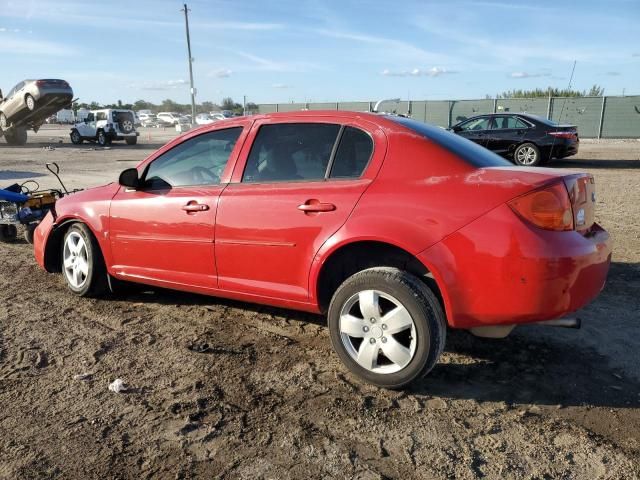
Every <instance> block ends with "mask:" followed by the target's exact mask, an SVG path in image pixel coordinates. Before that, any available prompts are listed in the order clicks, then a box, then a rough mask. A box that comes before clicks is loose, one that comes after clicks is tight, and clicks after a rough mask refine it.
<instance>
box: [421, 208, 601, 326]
mask: <svg viewBox="0 0 640 480" xmlns="http://www.w3.org/2000/svg"><path fill="white" fill-rule="evenodd" d="M419 258H420V259H421V261H422V262H423V263H424V264H425V265H426V266H427V267H428V268H429V269H430V270H431V271H432V273H433V274H434V277H435V279H436V281H437V282H438V284H439V285H440V287H441V290H443V291H442V294H443V300H444V302H445V308H446V310H447V318H448V320H449V325H451V326H452V327H456V328H471V327H482V326H490V325H514V324H518V323H528V322H536V321H542V320H549V319H553V318H559V317H562V316H564V315H566V314H567V313H570V312H573V311H575V310H578V309H579V308H581V307H583V306H584V305H586V304H587V303H589V302H590V301H591V300H593V299H594V298H595V297H596V296H597V295H598V293H599V292H600V291H601V290H602V287H603V286H604V283H605V280H606V277H607V272H608V270H609V264H610V262H611V239H610V237H609V234H608V233H607V232H606V231H605V230H603V229H602V228H601V227H600V226H599V225H597V224H594V225H593V227H592V228H591V229H590V231H589V233H588V234H585V235H583V234H581V233H579V232H576V231H568V232H555V231H547V230H541V229H539V228H536V227H534V226H531V225H528V224H526V223H525V222H524V221H521V220H519V219H518V218H517V217H516V216H515V214H514V213H513V212H512V211H511V209H510V208H509V207H508V206H506V205H503V206H501V207H498V208H496V209H495V210H493V211H491V212H489V213H488V214H486V215H484V216H483V217H481V218H479V219H477V220H475V221H474V222H472V223H470V224H469V225H467V226H465V227H464V228H462V229H461V230H459V231H457V232H456V233H454V234H453V235H450V236H449V237H447V238H445V239H444V240H443V241H441V242H439V243H437V244H436V245H434V246H432V247H430V248H428V249H427V250H425V251H424V252H422V253H421V254H420V255H419Z"/></svg>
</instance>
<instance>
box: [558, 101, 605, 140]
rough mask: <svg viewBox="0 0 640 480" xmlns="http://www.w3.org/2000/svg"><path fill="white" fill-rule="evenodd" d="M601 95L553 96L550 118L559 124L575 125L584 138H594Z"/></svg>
mask: <svg viewBox="0 0 640 480" xmlns="http://www.w3.org/2000/svg"><path fill="white" fill-rule="evenodd" d="M601 110H602V97H571V98H555V99H554V100H553V109H552V111H551V120H553V121H554V122H558V123H561V124H569V125H575V126H576V127H578V134H579V135H580V136H581V137H584V138H596V137H597V136H598V127H599V125H600V112H601Z"/></svg>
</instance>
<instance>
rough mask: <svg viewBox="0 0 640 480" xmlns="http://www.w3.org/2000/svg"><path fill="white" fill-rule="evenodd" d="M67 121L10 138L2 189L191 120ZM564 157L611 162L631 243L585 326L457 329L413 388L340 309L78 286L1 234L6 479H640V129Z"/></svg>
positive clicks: (621, 247)
mask: <svg viewBox="0 0 640 480" xmlns="http://www.w3.org/2000/svg"><path fill="white" fill-rule="evenodd" d="M67 132H68V131H67V130H66V129H46V130H43V131H41V132H40V133H39V134H38V135H33V136H32V137H31V139H30V143H29V144H28V145H27V146H25V147H17V148H12V147H8V146H7V145H6V144H4V143H3V141H1V140H0V186H2V185H8V184H10V183H12V182H13V181H15V180H18V181H24V180H26V179H29V178H34V179H36V180H37V181H39V182H40V183H41V184H42V185H43V186H46V187H50V186H55V179H53V178H51V177H50V176H45V175H46V173H47V172H46V171H45V170H44V163H45V162H50V161H56V162H58V163H59V164H60V167H61V170H62V172H63V178H64V179H66V180H67V183H68V186H69V187H71V188H81V187H88V186H92V185H97V184H100V183H105V182H107V181H112V180H114V179H116V178H117V174H118V172H119V171H120V170H122V169H124V168H127V167H128V166H133V165H134V164H135V162H136V161H138V160H140V159H142V158H144V157H145V156H146V155H148V154H149V153H151V152H152V151H153V150H154V149H155V148H157V147H158V146H160V145H161V144H162V143H164V142H166V141H167V140H168V139H169V138H171V136H173V133H172V132H170V131H165V132H162V131H155V130H154V131H144V132H143V134H142V136H141V144H139V145H138V146H136V147H128V146H126V145H124V144H123V145H114V146H113V147H112V148H110V149H100V148H96V147H95V145H83V146H79V147H77V146H73V145H71V144H70V143H69V140H68V137H67ZM59 138H60V139H63V141H64V143H63V144H59V143H57V141H58V139H59ZM49 145H51V149H50V148H49ZM552 166H553V167H555V168H558V169H559V170H561V169H566V168H576V169H580V170H586V171H589V172H592V173H593V174H594V175H595V179H596V187H597V194H598V200H597V208H598V211H597V220H598V222H600V223H601V224H602V225H603V226H604V227H605V228H607V229H608V230H609V231H610V232H611V233H612V235H613V237H614V240H615V246H614V258H613V261H614V263H613V265H612V268H611V272H610V276H609V281H608V283H607V286H606V288H605V290H604V291H603V293H602V294H601V295H600V297H599V298H598V299H597V300H596V301H595V302H594V303H593V304H591V305H589V306H588V307H586V308H585V309H583V310H581V311H580V312H577V316H579V317H581V318H582V319H583V328H582V329H581V330H579V331H576V330H564V329H557V328H551V327H540V326H531V327H523V328H519V329H516V330H515V331H514V333H513V334H512V335H511V336H510V337H508V338H506V339H504V340H484V339H479V338H474V337H472V336H470V335H468V334H467V333H466V332H454V331H450V332H449V336H448V345H447V349H446V351H445V353H444V355H443V357H442V359H441V361H440V363H439V364H438V365H437V367H436V368H435V369H434V370H433V371H432V373H431V374H430V375H429V376H428V377H426V378H425V379H423V380H422V381H420V382H418V383H417V384H415V385H414V386H413V387H411V388H410V389H408V390H405V391H398V392H392V391H385V390H381V389H378V388H375V387H371V386H368V385H366V384H363V383H361V382H360V381H359V380H358V379H356V378H354V377H353V376H352V375H350V374H349V373H348V372H347V371H346V369H345V368H344V367H342V365H341V364H340V363H339V361H338V359H337V357H336V355H335V354H334V353H333V352H332V350H331V348H330V345H329V338H328V334H327V329H326V327H325V322H324V319H323V318H321V317H317V316H313V315H308V314H302V313H298V312H293V311H286V310H278V309H273V308H267V307H261V306H255V305H250V304H244V303H239V302H232V301H226V300H220V299H215V298H209V297H203V296H197V295H189V294H184V293H178V292H169V291H162V290H157V291H148V292H139V293H132V294H129V295H128V296H122V297H115V298H109V299H103V300H87V299H78V298H76V297H74V296H73V295H71V294H70V293H69V292H68V291H67V289H66V287H65V286H64V284H63V281H62V278H61V277H60V276H57V275H49V274H46V273H45V272H43V271H41V270H40V268H39V267H38V266H37V265H36V264H35V262H34V260H33V254H32V251H31V247H30V245H28V244H26V243H23V242H18V243H15V244H0V296H1V297H0V478H7V479H14V478H70V479H85V478H122V479H128V478H136V479H139V478H195V477H204V478H246V479H255V478H274V479H287V478H292V479H299V478H359V479H368V478H371V479H381V478H401V479H408V478H460V479H472V478H504V479H512V478H513V479H520V478H523V479H552V478H553V479H555V478H567V479H637V478H639V477H640V357H639V355H640V354H639V352H640V142H631V141H627V142H606V143H596V142H583V143H582V145H581V148H580V154H579V155H578V156H577V157H575V158H573V159H571V160H567V161H562V162H555V163H554V164H552ZM40 174H42V176H38V175H40ZM116 378H122V379H124V380H125V381H126V382H127V384H128V385H129V390H128V391H127V392H126V393H114V392H111V391H109V390H108V388H107V387H108V385H109V383H110V382H112V381H113V380H115V379H116Z"/></svg>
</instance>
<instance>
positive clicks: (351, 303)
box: [329, 267, 446, 388]
mask: <svg viewBox="0 0 640 480" xmlns="http://www.w3.org/2000/svg"><path fill="white" fill-rule="evenodd" d="M329 332H330V335H331V342H332V344H333V348H334V349H335V350H336V352H337V353H338V356H339V357H340V359H341V360H342V361H343V363H344V364H345V365H346V366H347V367H348V368H349V370H351V371H352V372H353V373H355V374H356V375H358V376H360V377H362V378H363V379H365V380H366V381H367V382H369V383H373V384H375V385H378V386H381V387H386V388H399V387H402V386H404V385H406V384H408V383H410V382H412V381H413V380H415V379H417V378H420V377H422V376H424V375H426V374H427V373H428V372H429V371H430V370H431V369H432V368H433V366H434V365H435V364H436V362H437V360H438V357H439V356H440V354H441V353H442V349H443V348H444V343H445V336H446V323H445V319H444V314H443V312H442V308H441V307H440V304H439V302H438V300H437V298H436V297H435V295H434V294H433V292H432V291H431V290H430V289H429V288H428V287H427V286H426V285H425V284H424V283H423V282H421V281H420V280H419V279H418V278H417V277H415V276H414V275H411V274H410V273H407V272H404V271H402V270H398V269H396V268H386V267H385V268H371V269H368V270H363V271H361V272H359V273H356V274H355V275H353V276H351V277H349V278H348V279H347V280H346V281H345V282H344V283H343V284H342V285H341V286H340V287H339V288H338V290H337V291H336V293H335V294H334V296H333V299H332V301H331V305H330V306H329Z"/></svg>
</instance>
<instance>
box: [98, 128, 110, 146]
mask: <svg viewBox="0 0 640 480" xmlns="http://www.w3.org/2000/svg"><path fill="white" fill-rule="evenodd" d="M110 143H111V139H110V138H109V136H108V135H107V134H106V133H104V130H100V131H99V132H98V145H100V146H101V147H106V146H107V145H109V144H110Z"/></svg>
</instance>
